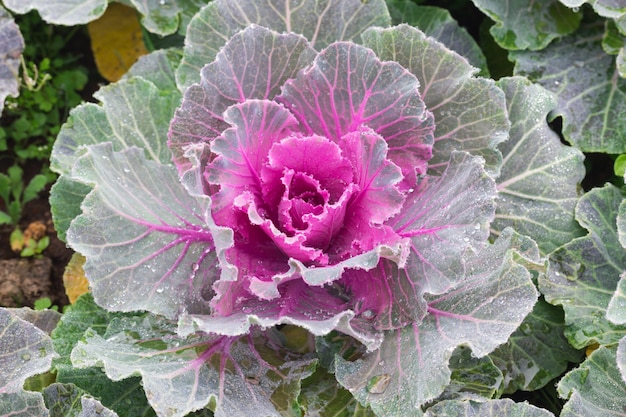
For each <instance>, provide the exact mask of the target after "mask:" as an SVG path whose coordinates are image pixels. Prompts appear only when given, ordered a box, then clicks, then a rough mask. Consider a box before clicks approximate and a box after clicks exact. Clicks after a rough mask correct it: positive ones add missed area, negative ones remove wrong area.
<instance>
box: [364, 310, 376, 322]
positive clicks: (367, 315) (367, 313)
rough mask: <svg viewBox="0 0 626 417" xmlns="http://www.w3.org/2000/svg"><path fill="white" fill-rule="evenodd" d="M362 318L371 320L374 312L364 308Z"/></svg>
mask: <svg viewBox="0 0 626 417" xmlns="http://www.w3.org/2000/svg"><path fill="white" fill-rule="evenodd" d="M362 316H363V318H364V319H366V320H371V319H373V318H374V316H375V314H374V312H373V311H372V310H365V311H364V312H363V314H362Z"/></svg>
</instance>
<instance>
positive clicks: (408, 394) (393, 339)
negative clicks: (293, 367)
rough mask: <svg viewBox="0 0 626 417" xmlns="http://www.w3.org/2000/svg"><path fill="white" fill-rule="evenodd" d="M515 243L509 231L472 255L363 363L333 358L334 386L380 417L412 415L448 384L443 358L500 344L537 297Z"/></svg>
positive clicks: (488, 349)
mask: <svg viewBox="0 0 626 417" xmlns="http://www.w3.org/2000/svg"><path fill="white" fill-rule="evenodd" d="M514 237H515V234H514V232H513V231H512V230H511V229H507V230H506V231H505V232H503V234H502V235H501V236H500V237H499V238H498V240H497V241H496V242H495V243H494V244H493V245H491V246H488V247H486V248H484V249H483V250H482V251H480V252H479V253H477V254H473V255H472V259H471V260H468V271H471V272H469V274H468V276H467V278H466V279H465V280H463V281H461V282H459V283H457V285H456V287H454V288H452V289H451V290H450V291H448V292H447V293H445V294H442V295H437V296H428V297H427V303H428V307H427V308H428V314H427V315H426V317H425V318H424V319H423V321H422V322H421V323H419V324H417V323H416V324H410V325H408V326H406V327H405V328H403V329H399V330H395V331H390V332H387V333H386V335H385V340H384V341H383V344H382V346H381V347H380V348H379V349H378V350H376V351H374V352H371V353H367V354H366V355H365V356H364V357H363V358H362V359H359V360H357V361H355V362H346V361H344V360H341V359H337V362H336V365H335V366H336V375H337V380H338V381H339V383H340V384H341V385H343V386H344V387H346V388H347V389H349V390H350V392H352V394H353V395H354V396H355V397H356V398H357V400H358V401H359V402H360V403H361V404H364V405H370V407H372V409H373V410H374V412H376V413H377V414H378V415H406V414H407V413H408V414H411V413H417V411H418V410H419V408H420V406H421V405H423V404H424V403H426V402H427V401H429V400H432V399H434V398H436V397H437V396H438V395H439V394H441V393H442V392H443V390H444V388H445V386H447V385H448V383H449V382H450V373H451V372H450V369H449V368H448V360H449V359H450V357H451V355H452V352H453V351H454V349H455V348H456V347H457V346H461V345H467V346H469V347H470V348H471V349H472V352H473V354H474V355H475V356H477V357H482V356H485V355H487V354H488V353H490V352H491V351H493V350H494V349H495V348H496V347H497V346H498V345H500V344H502V343H504V342H505V341H506V340H507V339H508V337H509V336H510V335H511V333H512V332H513V331H514V330H515V329H516V328H517V327H518V326H519V324H520V323H521V322H522V320H523V319H524V317H525V316H526V315H527V314H528V313H529V312H530V310H531V309H532V307H533V305H534V303H535V301H536V299H537V291H536V290H535V287H534V285H533V283H532V281H531V279H530V273H529V272H528V271H527V270H526V268H524V267H522V266H520V265H519V264H517V263H516V261H515V256H514V250H511V249H510V243H511V239H512V238H514Z"/></svg>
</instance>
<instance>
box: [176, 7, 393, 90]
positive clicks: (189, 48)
mask: <svg viewBox="0 0 626 417" xmlns="http://www.w3.org/2000/svg"><path fill="white" fill-rule="evenodd" d="M389 23H390V18H389V13H388V11H387V6H386V4H385V1H384V0H368V1H365V2H363V1H361V0H295V1H293V0H289V1H286V0H215V1H212V2H211V3H210V4H209V5H207V6H206V7H205V8H203V9H202V10H200V12H199V13H198V14H197V15H196V16H195V17H194V18H193V19H192V21H191V23H190V24H189V27H188V30H187V36H186V38H185V49H184V57H183V62H182V63H181V66H180V67H179V68H178V70H177V72H176V77H177V79H178V84H179V86H180V88H181V89H184V88H187V87H189V86H190V85H192V84H193V83H197V82H198V81H199V79H200V77H199V73H200V69H201V68H202V67H203V66H204V65H206V64H208V63H209V62H212V61H213V60H214V59H215V57H216V55H217V54H218V51H219V50H220V49H221V48H222V46H223V45H224V43H226V41H227V40H228V39H229V38H230V37H231V36H233V35H234V34H235V33H237V32H238V31H240V30H242V29H244V28H245V27H246V26H249V25H252V24H256V25H259V26H263V27H266V28H269V29H272V30H274V31H276V32H279V33H282V32H287V33H289V32H295V33H298V34H302V35H303V36H304V37H305V38H307V39H308V40H309V41H310V42H311V46H313V47H315V48H316V49H317V50H321V49H322V48H324V47H326V46H328V45H330V44H331V43H332V42H335V41H347V40H354V41H356V42H358V41H359V40H360V36H361V33H362V32H363V30H365V29H366V28H368V27H370V26H388V25H389Z"/></svg>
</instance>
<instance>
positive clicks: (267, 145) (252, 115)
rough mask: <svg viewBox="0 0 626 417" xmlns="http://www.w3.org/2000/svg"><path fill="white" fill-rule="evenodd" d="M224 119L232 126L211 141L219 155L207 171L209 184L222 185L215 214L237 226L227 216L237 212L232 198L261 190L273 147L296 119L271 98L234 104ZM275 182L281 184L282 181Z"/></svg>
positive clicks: (214, 202) (216, 201) (288, 131)
mask: <svg viewBox="0 0 626 417" xmlns="http://www.w3.org/2000/svg"><path fill="white" fill-rule="evenodd" d="M224 119H225V121H226V122H227V123H229V124H230V125H231V126H232V127H231V128H228V129H226V130H224V131H223V133H222V134H221V135H220V136H219V137H217V138H216V139H214V140H213V141H212V143H211V151H212V152H213V153H214V154H215V155H216V156H215V158H214V159H213V161H212V162H211V164H210V165H209V166H208V167H207V170H206V174H205V175H206V177H207V181H208V182H209V183H210V184H213V185H216V186H219V192H217V193H216V194H215V195H214V196H212V198H213V210H212V211H213V213H214V215H215V217H216V218H218V219H219V221H220V224H222V225H224V226H228V227H235V226H236V224H235V222H236V220H233V219H229V218H228V217H231V216H235V212H233V210H232V205H233V201H234V200H235V198H236V197H237V196H238V195H240V194H242V193H243V192H245V191H250V192H252V193H259V194H260V192H261V191H262V188H263V185H262V184H263V178H262V175H263V172H262V170H263V167H265V166H266V165H267V164H268V161H267V158H268V153H269V152H270V149H271V148H272V146H273V145H274V144H278V143H279V142H280V141H281V140H282V139H284V138H285V137H287V136H288V135H289V134H290V133H291V131H292V129H294V128H295V127H296V126H297V121H296V120H295V119H294V117H293V116H292V115H291V113H289V111H288V110H287V109H285V108H284V107H282V106H280V105H278V104H276V103H275V102H273V101H269V100H248V101H246V102H245V103H242V104H238V105H234V106H232V107H230V108H229V109H228V110H227V111H226V112H225V113H224ZM267 181H269V180H266V181H265V182H267ZM272 185H273V186H274V187H276V188H279V187H278V185H279V184H272ZM272 191H274V190H268V192H272ZM278 197H280V196H278ZM272 203H275V204H277V203H278V202H277V201H272ZM222 217H225V218H222Z"/></svg>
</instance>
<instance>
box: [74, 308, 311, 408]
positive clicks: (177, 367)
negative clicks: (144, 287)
mask: <svg viewBox="0 0 626 417" xmlns="http://www.w3.org/2000/svg"><path fill="white" fill-rule="evenodd" d="M253 337H254V336H253V335H248V336H245V337H243V338H242V339H236V338H224V337H216V336H212V335H206V334H201V333H200V334H196V335H192V336H190V337H189V338H179V337H177V336H176V324H175V323H173V322H169V321H166V320H164V319H163V318H162V317H158V316H154V315H151V314H144V315H138V316H136V317H125V318H119V319H117V320H113V321H112V322H111V324H110V326H109V328H108V329H107V333H106V334H105V337H101V336H99V335H97V334H95V333H94V332H91V333H90V332H87V333H86V335H85V339H84V341H83V342H80V343H79V344H78V345H77V346H76V348H74V350H73V351H72V363H73V364H74V366H76V367H79V368H81V367H90V366H102V367H103V368H104V370H105V372H106V374H107V376H108V377H109V378H110V379H112V380H114V381H119V380H122V379H125V378H128V377H129V376H134V375H141V377H142V381H143V387H144V389H145V391H146V396H147V397H148V399H149V402H150V404H151V405H152V407H153V408H154V409H155V411H156V412H157V415H168V416H171V417H182V416H184V415H186V414H187V413H189V412H190V411H193V410H197V409H200V408H203V407H205V406H207V404H214V405H212V406H211V407H212V408H213V407H214V408H215V417H226V416H248V415H262V416H272V417H274V416H278V415H279V412H278V411H277V408H279V409H280V410H282V411H285V412H286V410H288V409H289V410H293V409H292V408H291V407H293V406H294V401H295V399H296V398H297V396H298V395H299V385H300V380H301V379H302V378H305V377H307V376H309V375H310V374H311V373H312V371H313V367H314V365H315V362H316V361H314V360H302V361H291V362H285V360H284V359H283V358H282V357H281V356H280V355H279V352H277V351H276V350H275V348H274V347H273V346H270V347H267V346H266V344H268V343H270V342H269V341H268V340H267V339H266V336H265V335H260V336H259V338H260V339H259V340H258V343H255V344H254V345H252V344H251V343H252V339H253Z"/></svg>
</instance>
